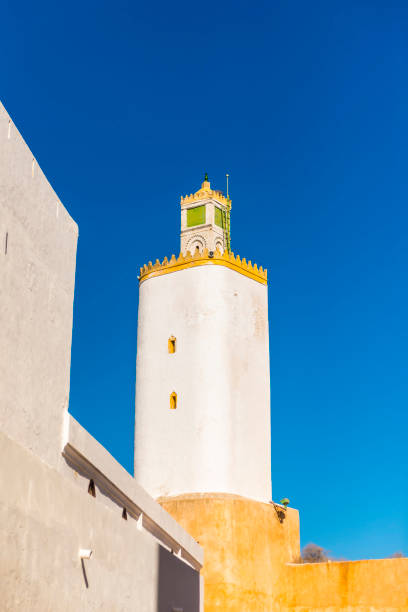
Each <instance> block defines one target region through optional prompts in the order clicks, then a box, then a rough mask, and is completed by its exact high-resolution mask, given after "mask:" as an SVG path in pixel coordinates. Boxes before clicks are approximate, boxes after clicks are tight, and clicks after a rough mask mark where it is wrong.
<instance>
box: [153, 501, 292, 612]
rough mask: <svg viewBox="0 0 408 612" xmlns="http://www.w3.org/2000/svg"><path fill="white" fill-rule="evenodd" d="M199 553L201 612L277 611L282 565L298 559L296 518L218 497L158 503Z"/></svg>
mask: <svg viewBox="0 0 408 612" xmlns="http://www.w3.org/2000/svg"><path fill="white" fill-rule="evenodd" d="M158 501H159V502H160V503H161V505H162V506H163V507H164V508H165V509H166V510H167V511H168V512H169V513H170V514H171V515H172V516H173V517H174V518H175V519H176V520H177V521H178V522H179V523H181V525H182V526H183V527H184V528H185V529H186V530H187V531H188V532H189V533H190V534H191V535H192V536H193V537H194V538H195V539H196V540H198V541H199V543H200V544H201V546H203V547H204V568H203V575H204V602H205V612H213V611H215V610H217V611H219V610H223V611H225V612H227V611H231V612H232V611H234V612H235V611H236V612H238V611H239V612H248V611H250V612H258V611H259V612H261V611H262V612H264V611H267V610H268V611H269V610H271V611H272V610H279V609H280V607H277V605H278V602H279V600H280V589H281V581H282V580H284V576H283V574H284V572H285V571H286V563H288V562H291V561H295V560H296V559H298V558H299V555H300V550H299V515H298V512H297V510H293V509H288V511H287V513H286V518H285V520H284V521H283V522H282V523H280V522H279V519H278V517H277V514H276V510H275V507H274V506H273V505H272V504H265V503H261V502H256V501H253V500H249V499H246V498H244V497H238V496H235V495H222V494H195V495H184V496H180V497H173V498H165V499H159V500H158Z"/></svg>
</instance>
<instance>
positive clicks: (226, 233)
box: [180, 173, 231, 255]
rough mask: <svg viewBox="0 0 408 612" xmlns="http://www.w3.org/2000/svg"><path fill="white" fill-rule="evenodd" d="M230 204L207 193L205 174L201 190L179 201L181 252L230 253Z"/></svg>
mask: <svg viewBox="0 0 408 612" xmlns="http://www.w3.org/2000/svg"><path fill="white" fill-rule="evenodd" d="M230 210H231V200H230V199H229V197H227V198H226V197H225V196H224V195H223V194H222V193H221V191H214V190H213V189H211V185H210V182H209V180H208V175H207V173H206V174H205V177H204V182H203V183H202V184H201V189H199V190H198V191H197V192H196V193H192V194H190V195H189V196H186V197H184V198H183V197H182V198H181V233H180V243H181V245H180V246H181V252H182V253H183V255H186V254H187V252H188V251H189V252H190V253H191V254H194V253H195V252H196V251H197V250H198V251H199V252H200V253H202V252H203V251H204V249H208V250H209V251H215V250H217V249H218V250H219V251H220V252H221V253H223V252H224V251H225V250H227V251H229V250H230V239H229V237H230Z"/></svg>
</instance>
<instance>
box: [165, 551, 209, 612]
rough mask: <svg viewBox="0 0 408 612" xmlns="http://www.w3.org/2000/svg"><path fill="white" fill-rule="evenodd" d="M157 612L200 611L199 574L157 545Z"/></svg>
mask: <svg viewBox="0 0 408 612" xmlns="http://www.w3.org/2000/svg"><path fill="white" fill-rule="evenodd" d="M158 554H159V572H158V584H157V612H173V610H174V611H177V612H178V611H180V612H200V574H199V573H198V572H197V571H195V570H194V569H193V568H192V567H190V566H189V565H187V564H186V563H184V562H183V561H181V560H180V559H178V558H177V557H176V556H175V555H174V554H172V553H171V552H169V551H168V550H166V549H165V548H163V547H162V546H159V553H158Z"/></svg>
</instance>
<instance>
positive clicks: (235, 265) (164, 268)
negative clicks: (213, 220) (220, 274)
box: [139, 249, 268, 285]
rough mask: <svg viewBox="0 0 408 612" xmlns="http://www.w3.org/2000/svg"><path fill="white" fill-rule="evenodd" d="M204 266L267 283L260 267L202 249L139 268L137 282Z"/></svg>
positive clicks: (236, 257)
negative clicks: (220, 268)
mask: <svg viewBox="0 0 408 612" xmlns="http://www.w3.org/2000/svg"><path fill="white" fill-rule="evenodd" d="M205 265H218V266H225V267H227V268H230V269H232V270H235V271H236V272H239V273H240V274H243V275H244V276H248V277H249V278H252V279H254V280H256V281H257V282H259V283H262V284H264V285H266V284H267V282H268V273H267V270H266V269H265V270H264V269H263V268H262V266H261V267H259V268H258V266H257V265H256V264H253V265H252V262H251V261H248V262H247V261H246V259H245V258H243V259H241V258H240V256H239V255H236V256H235V255H234V253H228V251H224V253H221V252H220V251H219V250H218V249H217V250H216V251H213V252H212V255H211V256H210V251H208V249H204V251H203V252H202V253H200V252H199V251H197V252H196V253H195V254H194V255H191V253H190V252H189V251H188V252H187V254H186V255H183V254H182V253H180V255H179V256H178V257H177V258H176V256H175V255H172V256H171V259H170V260H168V259H167V257H165V258H164V259H163V261H162V262H160V261H159V260H158V259H156V263H154V264H152V262H151V261H149V263H148V264H145V265H144V266H143V267H142V268H140V276H139V282H141V283H142V282H143V281H145V280H147V279H148V278H152V277H154V276H161V275H162V274H169V273H170V272H178V271H179V270H184V269H186V268H194V267H196V266H205Z"/></svg>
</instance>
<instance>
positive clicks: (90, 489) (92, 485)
mask: <svg viewBox="0 0 408 612" xmlns="http://www.w3.org/2000/svg"><path fill="white" fill-rule="evenodd" d="M88 493H89V495H92V497H96V491H95V483H94V481H93V480H92V478H91V480H90V481H89V485H88Z"/></svg>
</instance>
